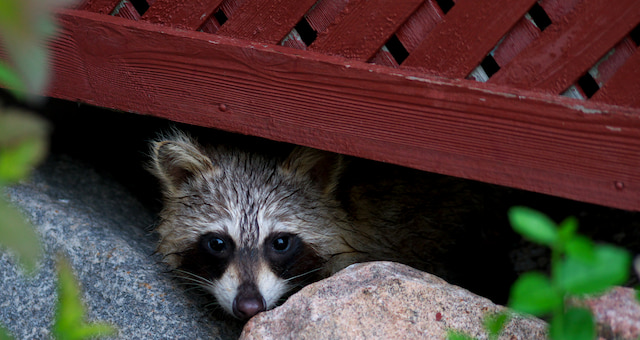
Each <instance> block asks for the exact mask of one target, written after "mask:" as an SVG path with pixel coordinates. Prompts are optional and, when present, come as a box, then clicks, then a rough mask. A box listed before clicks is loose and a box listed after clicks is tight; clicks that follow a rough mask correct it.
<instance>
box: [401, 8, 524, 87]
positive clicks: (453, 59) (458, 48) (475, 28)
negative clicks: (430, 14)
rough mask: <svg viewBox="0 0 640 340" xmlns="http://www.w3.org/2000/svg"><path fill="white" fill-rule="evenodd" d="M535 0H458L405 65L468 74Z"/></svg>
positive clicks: (447, 73) (461, 75)
mask: <svg viewBox="0 0 640 340" xmlns="http://www.w3.org/2000/svg"><path fill="white" fill-rule="evenodd" d="M534 3H535V0H458V1H457V2H456V4H455V6H453V8H452V9H451V10H450V11H449V12H448V13H447V15H446V16H445V17H444V20H443V21H442V22H441V23H440V24H438V25H437V26H436V27H435V28H434V29H433V30H432V31H431V32H430V34H429V35H427V37H426V38H425V39H424V40H423V41H422V42H421V43H420V45H419V46H418V47H417V48H416V49H415V50H414V51H413V52H412V53H411V54H410V55H409V57H408V58H407V59H406V60H405V61H404V63H402V66H403V67H413V68H419V69H422V70H428V71H429V72H432V73H436V74H438V75H442V76H445V77H450V78H465V77H466V76H468V75H469V73H470V72H471V71H472V70H473V69H474V68H476V66H478V65H479V64H480V62H481V61H482V59H484V57H485V56H486V55H487V54H488V53H489V52H490V51H491V50H492V49H493V47H494V46H496V44H497V43H498V41H499V40H500V38H502V37H503V36H504V35H505V34H506V33H507V32H508V31H509V30H510V29H511V27H513V25H515V24H516V22H518V20H520V19H521V18H522V17H523V16H524V14H525V13H526V12H527V11H528V10H529V9H530V8H531V6H532V5H533V4H534Z"/></svg>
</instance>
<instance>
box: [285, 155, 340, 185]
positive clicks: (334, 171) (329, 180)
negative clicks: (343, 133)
mask: <svg viewBox="0 0 640 340" xmlns="http://www.w3.org/2000/svg"><path fill="white" fill-rule="evenodd" d="M343 168H344V159H343V157H342V156H341V155H339V154H335V153H330V152H325V151H320V150H316V149H311V148H305V147H301V146H298V147H296V148H295V149H294V150H293V151H292V152H291V154H289V157H287V159H286V160H285V161H284V163H283V164H282V166H281V170H282V171H283V172H284V173H286V174H289V175H293V176H295V177H301V178H304V177H306V178H309V179H311V180H312V181H313V182H314V183H317V186H318V187H319V189H320V190H322V191H323V192H324V193H325V194H329V193H333V192H334V191H335V189H336V187H337V185H338V180H339V178H340V175H342V170H343Z"/></svg>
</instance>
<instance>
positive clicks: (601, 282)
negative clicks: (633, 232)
mask: <svg viewBox="0 0 640 340" xmlns="http://www.w3.org/2000/svg"><path fill="white" fill-rule="evenodd" d="M509 220H510V222H511V224H512V226H513V228H514V230H516V231H517V232H518V233H520V234H522V235H523V236H524V237H525V238H527V239H529V240H531V241H533V242H536V243H539V244H542V245H545V246H548V247H549V248H551V276H550V277H548V276H547V275H544V274H542V273H538V272H529V273H525V274H523V275H522V276H520V277H519V278H518V280H516V282H515V283H514V284H513V286H512V288H511V294H510V297H509V307H511V308H512V309H514V310H515V311H519V312H523V313H529V314H533V315H536V316H544V315H550V316H551V319H550V320H551V321H550V326H549V335H550V337H551V338H552V339H554V340H562V339H573V340H580V339H589V340H591V339H594V338H595V335H596V334H595V323H594V320H593V317H592V315H591V312H590V311H589V310H587V309H584V308H580V307H575V306H570V305H567V304H566V301H567V297H569V296H573V297H576V298H577V299H580V298H581V297H582V296H583V295H585V294H598V293H602V292H604V291H605V290H607V289H608V288H610V287H611V286H614V285H617V284H622V283H624V282H625V281H626V280H627V279H628V277H629V269H630V266H631V255H630V254H629V253H628V252H627V251H626V250H624V249H621V248H618V247H614V246H611V245H607V244H594V243H593V242H592V241H591V240H590V239H588V238H587V237H585V236H582V235H579V234H577V229H578V222H577V220H576V219H575V218H573V217H570V218H567V219H566V220H564V221H563V222H562V223H560V224H559V225H556V223H555V222H553V221H552V220H551V219H550V218H549V217H547V216H546V215H544V214H542V213H540V212H538V211H535V210H532V209H529V208H525V207H513V208H512V209H511V210H510V211H509Z"/></svg>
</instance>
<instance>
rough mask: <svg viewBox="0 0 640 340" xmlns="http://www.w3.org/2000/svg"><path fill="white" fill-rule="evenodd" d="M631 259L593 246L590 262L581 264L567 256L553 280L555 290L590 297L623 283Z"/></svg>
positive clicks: (621, 252)
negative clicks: (592, 258) (557, 287)
mask: <svg viewBox="0 0 640 340" xmlns="http://www.w3.org/2000/svg"><path fill="white" fill-rule="evenodd" d="M630 267H631V255H630V254H629V252H628V251H626V250H624V249H622V248H618V247H614V246H611V245H604V244H603V245H597V246H595V248H594V260H593V261H592V262H584V261H582V260H581V259H578V258H575V257H572V256H567V257H566V258H565V259H564V260H563V261H560V263H559V264H558V267H557V271H555V272H556V273H557V275H558V277H556V278H554V280H556V283H557V284H558V286H559V287H560V288H561V289H563V290H564V291H566V292H568V293H571V294H594V293H600V292H603V291H605V290H606V289H607V288H609V287H611V286H614V285H617V284H622V283H624V282H625V281H626V280H627V279H628V278H629V269H630Z"/></svg>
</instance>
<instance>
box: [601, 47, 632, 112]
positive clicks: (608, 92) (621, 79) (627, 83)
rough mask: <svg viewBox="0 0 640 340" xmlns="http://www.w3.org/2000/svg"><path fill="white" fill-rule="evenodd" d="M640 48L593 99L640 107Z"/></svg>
mask: <svg viewBox="0 0 640 340" xmlns="http://www.w3.org/2000/svg"><path fill="white" fill-rule="evenodd" d="M638 79H640V49H636V51H635V53H634V54H633V55H632V56H631V58H629V59H627V62H626V63H625V64H624V65H622V67H621V68H619V69H618V71H617V72H616V73H615V74H614V75H613V77H611V79H609V81H608V82H607V83H606V84H605V85H604V87H602V88H601V89H600V91H598V92H596V94H595V95H594V96H593V97H592V99H593V100H596V101H602V102H606V103H610V104H616V105H624V106H632V107H640V81H638Z"/></svg>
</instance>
